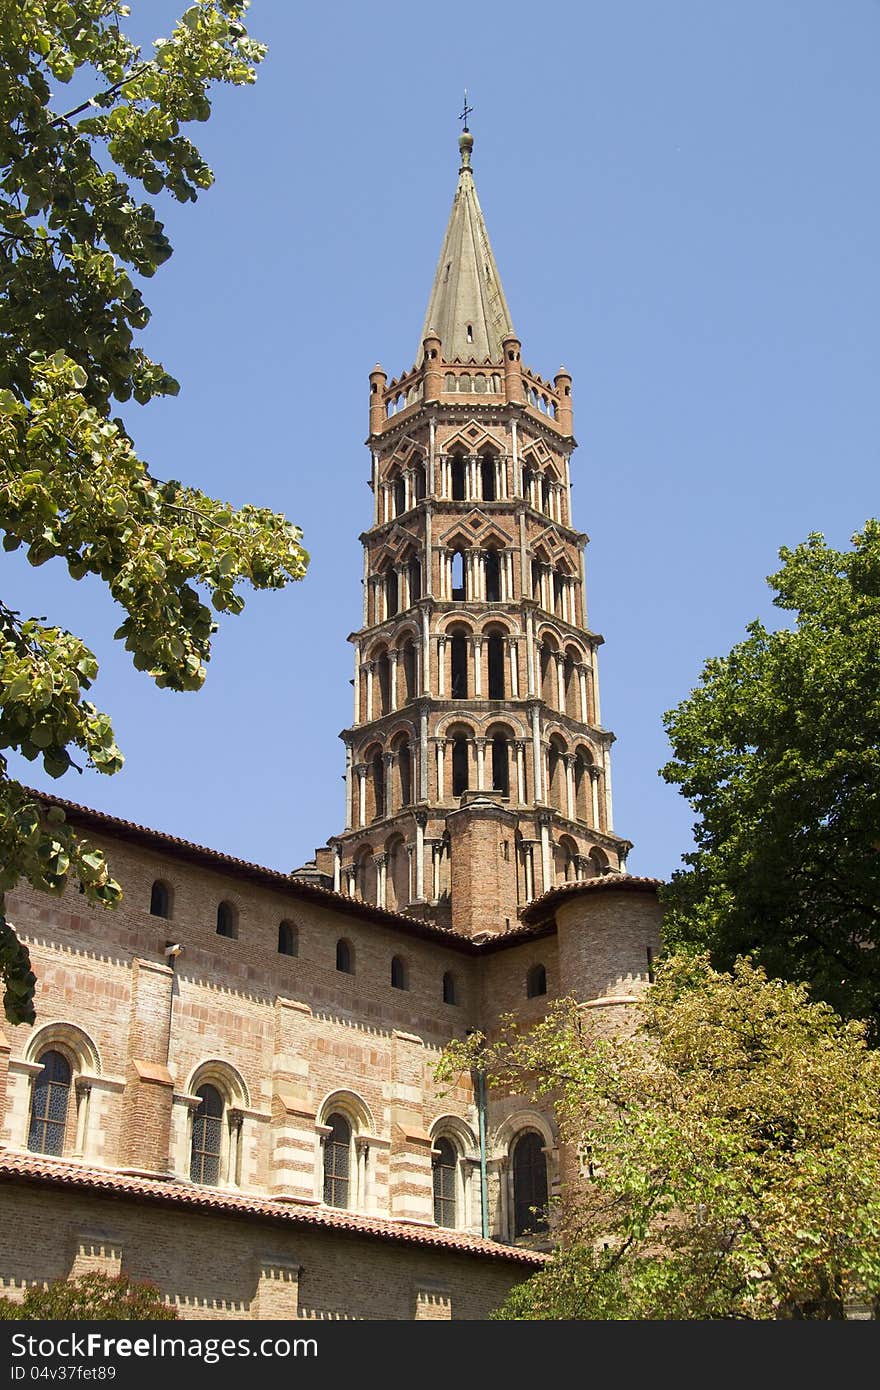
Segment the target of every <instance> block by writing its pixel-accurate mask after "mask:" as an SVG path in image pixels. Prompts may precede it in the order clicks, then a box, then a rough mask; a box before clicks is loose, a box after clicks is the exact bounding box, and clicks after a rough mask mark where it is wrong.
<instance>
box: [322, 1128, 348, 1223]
mask: <svg viewBox="0 0 880 1390" xmlns="http://www.w3.org/2000/svg"><path fill="white" fill-rule="evenodd" d="M327 1128H328V1129H329V1131H330V1133H329V1134H327V1135H325V1136H324V1201H325V1202H326V1204H327V1206H328V1207H348V1205H349V1203H350V1200H351V1125H350V1124H349V1123H348V1120H347V1119H346V1118H345V1116H344V1115H338V1114H337V1115H328V1117H327Z"/></svg>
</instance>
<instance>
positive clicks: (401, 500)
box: [392, 474, 406, 516]
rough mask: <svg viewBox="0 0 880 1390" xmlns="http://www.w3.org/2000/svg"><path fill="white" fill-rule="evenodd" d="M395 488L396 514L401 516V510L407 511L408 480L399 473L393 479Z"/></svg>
mask: <svg viewBox="0 0 880 1390" xmlns="http://www.w3.org/2000/svg"><path fill="white" fill-rule="evenodd" d="M392 487H393V488H394V515H395V516H400V514H401V512H405V511H406V482H405V480H404V479H403V477H401V476H400V475H399V474H398V476H397V477H396V478H395V479H394V480H393V483H392Z"/></svg>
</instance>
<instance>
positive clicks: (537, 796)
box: [531, 705, 544, 801]
mask: <svg viewBox="0 0 880 1390" xmlns="http://www.w3.org/2000/svg"><path fill="white" fill-rule="evenodd" d="M531 716H532V761H533V764H534V766H533V769H532V779H533V780H532V784H533V787H534V800H535V801H543V800H544V779H543V774H542V768H541V733H540V729H539V726H538V706H537V705H532V708H531Z"/></svg>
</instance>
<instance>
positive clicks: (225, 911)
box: [217, 902, 238, 941]
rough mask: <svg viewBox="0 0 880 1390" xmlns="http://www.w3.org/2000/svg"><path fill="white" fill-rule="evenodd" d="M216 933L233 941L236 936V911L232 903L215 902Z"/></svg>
mask: <svg viewBox="0 0 880 1390" xmlns="http://www.w3.org/2000/svg"><path fill="white" fill-rule="evenodd" d="M217 935H218V936H228V937H229V938H230V940H232V941H234V940H235V939H236V937H237V936H238V913H237V912H236V910H235V908H234V907H233V906H232V903H226V902H223V903H218V904H217Z"/></svg>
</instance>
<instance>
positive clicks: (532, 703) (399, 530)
mask: <svg viewBox="0 0 880 1390" xmlns="http://www.w3.org/2000/svg"><path fill="white" fill-rule="evenodd" d="M473 143H474V142H473V136H472V135H471V134H470V132H469V131H467V130H465V131H464V132H463V134H462V135H461V138H460V140H459V148H460V152H461V167H460V170H459V176H458V187H457V189H456V192H455V199H454V202H453V205H452V213H451V215H450V218H449V225H448V227H447V229H446V236H445V239H444V242H443V248H442V251H441V253H440V259H439V262H438V264H437V271H436V274H435V277H434V283H433V286H432V289H431V295H430V300H429V303H428V311H427V315H426V317H425V322H424V327H423V330H422V339H421V344H420V347H419V352H418V360H417V362H416V365H415V366H414V367H412V368H410V369H409V370H408V371H406V372H404V373H403V374H402V375H401V376H400V377H398V378H396V379H394V380H392V381H390V382H389V381H388V379H387V377H386V374H385V372H383V370H382V368H381V367H379V366H377V367H375V368H374V370H373V371H372V372H371V373H370V435H369V440H368V444H369V448H370V450H371V455H372V479H371V488H372V492H373V507H374V510H373V521H372V525H371V526H370V528H369V530H367V531H365V532H364V533H363V535H362V536H361V538H360V539H361V541H362V543H363V547H364V595H363V623H362V626H361V627H360V628H359V630H358V631H357V632H354V633H352V634H351V636H350V638H349V640H350V641H351V642H352V644H353V646H354V653H355V673H354V691H355V701H354V719H353V722H352V725H351V727H350V728H348V729H346V730H344V731H343V733H342V735H341V737H342V739H343V741H344V743H345V748H346V819H345V829H344V831H343V832H342V833H341V834H339V835H336V836H334V837H333V838H332V839H331V840H330V841H329V842H328V845H327V846H325V847H324V848H323V849H322V850H319V851H318V853H317V856H316V869H317V872H318V875H319V876H320V878H321V879H322V880H323V881H324V882H326V883H327V885H328V886H330V885H331V884H332V886H333V887H334V888H335V889H336V890H337V891H339V892H343V893H346V894H349V895H351V896H354V897H359V898H362V899H364V900H366V901H368V902H372V903H375V904H376V905H378V906H380V907H387V908H391V909H394V910H396V911H398V912H408V913H412V914H413V915H415V916H418V917H422V918H428V919H431V920H434V921H436V922H438V923H440V924H443V925H449V926H452V927H454V928H455V929H457V930H459V931H463V932H466V933H467V934H468V935H471V936H475V937H476V936H480V935H481V934H484V933H491V934H496V933H499V932H504V931H507V930H510V929H511V928H512V927H514V926H515V925H516V924H517V920H518V918H519V915H520V913H521V911H522V910H523V909H524V908H525V906H526V905H527V904H528V903H529V902H530V901H531V900H533V899H534V898H536V897H538V896H540V894H541V893H543V892H545V891H546V890H547V889H549V888H551V887H553V886H555V885H557V884H559V883H561V882H564V881H566V880H573V879H582V878H588V877H591V876H593V875H595V874H600V873H608V872H614V871H620V870H622V869H623V866H624V861H625V856H626V853H627V850H628V849H629V848H630V842H629V841H627V840H622V839H620V838H619V837H618V836H617V835H615V833H614V830H613V825H612V812H611V777H610V760H609V754H610V748H611V744H612V742H613V739H614V735H613V734H611V733H610V732H609V731H608V730H607V729H605V728H603V727H602V724H601V719H600V712H599V681H598V668H597V650H598V647H599V645H600V644H601V642H602V638H601V637H600V636H598V634H596V633H594V632H592V631H590V628H589V627H588V624H587V604H586V590H585V580H584V563H583V562H584V546H585V544H586V542H587V537H586V536H585V535H584V534H583V533H581V532H579V531H578V530H576V529H575V528H574V527H573V526H572V516H571V480H570V473H569V460H570V457H571V454H572V451H573V450H574V448H575V440H574V436H573V434H572V401H571V377H570V375H569V374H568V372H566V371H565V369H564V368H560V369H559V371H558V372H557V373H556V375H555V377H554V378H553V382H552V384H551V383H550V382H549V381H547V380H544V379H543V378H542V377H541V376H539V375H538V374H537V373H535V372H533V371H531V370H530V369H529V368H527V367H524V366H523V364H522V360H521V345H520V341H519V339H518V338H517V336H516V333H515V332H514V328H513V323H512V320H511V316H510V311H509V310H508V307H507V301H506V299H505V297H504V291H503V289H502V286H501V279H500V277H499V274H498V269H497V266H496V264H495V258H494V256H493V254H492V248H491V246H490V244H489V236H488V233H487V231H486V224H485V222H484V220H483V214H482V210H481V208H480V203H479V200H478V198H477V191H476V187H475V184H474V178H473V173H472V171H471V152H472V149H473Z"/></svg>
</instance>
